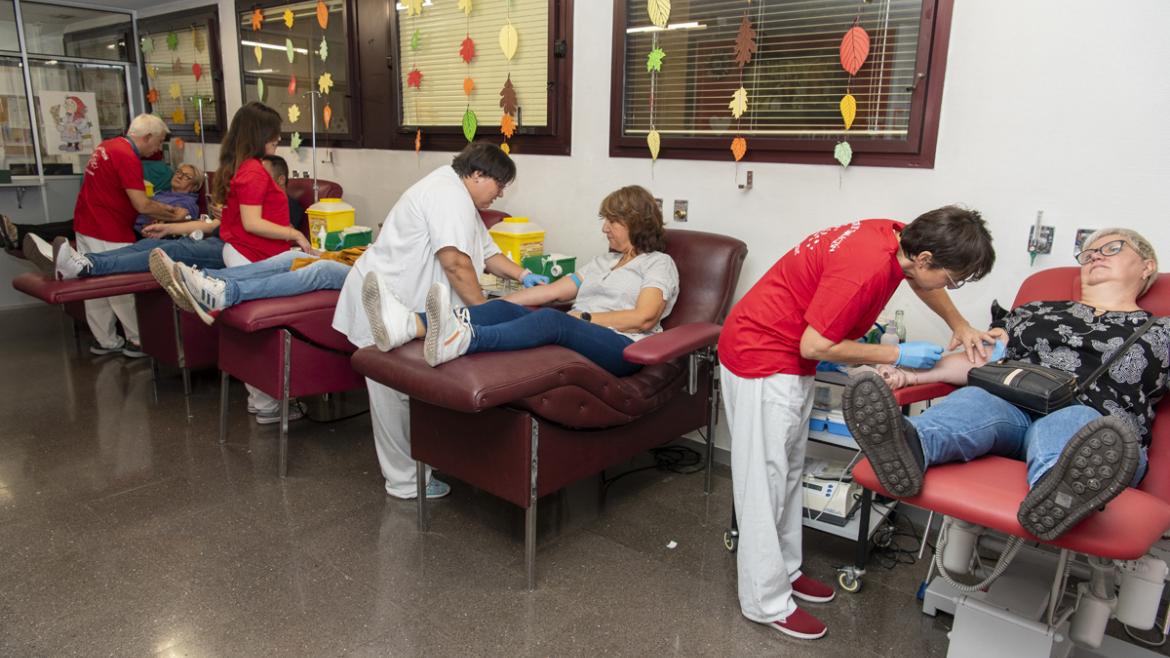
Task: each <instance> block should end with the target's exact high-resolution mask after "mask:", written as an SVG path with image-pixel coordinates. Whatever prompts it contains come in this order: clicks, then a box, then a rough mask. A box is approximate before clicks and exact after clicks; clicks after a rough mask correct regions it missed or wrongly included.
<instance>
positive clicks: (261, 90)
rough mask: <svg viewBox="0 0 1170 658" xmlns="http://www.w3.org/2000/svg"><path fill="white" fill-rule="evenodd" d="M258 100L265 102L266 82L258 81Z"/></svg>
mask: <svg viewBox="0 0 1170 658" xmlns="http://www.w3.org/2000/svg"><path fill="white" fill-rule="evenodd" d="M256 100H258V101H260V102H261V103H263V102H264V81H263V80H256Z"/></svg>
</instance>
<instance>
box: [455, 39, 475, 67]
mask: <svg viewBox="0 0 1170 658" xmlns="http://www.w3.org/2000/svg"><path fill="white" fill-rule="evenodd" d="M459 56H460V57H462V58H463V61H465V62H467V63H468V64H470V63H471V60H472V58H474V57H475V42H474V41H472V40H471V35H470V34H469V35H467V38H466V39H464V40H463V43H462V44H460V46H459Z"/></svg>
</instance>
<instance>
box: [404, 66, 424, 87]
mask: <svg viewBox="0 0 1170 658" xmlns="http://www.w3.org/2000/svg"><path fill="white" fill-rule="evenodd" d="M422 78H423V76H422V71H420V70H418V69H411V70H410V73H407V74H406V86H407V87H414V88H415V89H418V88H419V85H421V84H422Z"/></svg>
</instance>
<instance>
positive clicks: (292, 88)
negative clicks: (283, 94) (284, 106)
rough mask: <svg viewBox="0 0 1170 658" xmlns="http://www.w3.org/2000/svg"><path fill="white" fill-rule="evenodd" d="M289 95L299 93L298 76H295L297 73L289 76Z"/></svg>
mask: <svg viewBox="0 0 1170 658" xmlns="http://www.w3.org/2000/svg"><path fill="white" fill-rule="evenodd" d="M288 95H289V96H296V95H297V76H295V75H294V76H293V77H291V78H289V81H288Z"/></svg>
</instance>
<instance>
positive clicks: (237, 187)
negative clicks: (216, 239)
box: [219, 158, 289, 263]
mask: <svg viewBox="0 0 1170 658" xmlns="http://www.w3.org/2000/svg"><path fill="white" fill-rule="evenodd" d="M240 206H260V216H261V217H263V218H264V219H267V220H268V221H270V222H272V223H273V224H279V225H281V226H289V216H288V197H287V196H286V195H285V193H284V192H281V191H280V187H278V186H277V184H276V181H275V180H273V179H272V176H269V175H268V171H267V170H265V169H264V165H262V164H261V163H260V158H249V159H248V160H245V161H244V164H242V165H240V168H239V169H238V170H236V175H235V176H232V181H231V184H230V185H229V187H228V195H227V203H226V204H224V208H223V216H222V217H221V218H220V225H219V236H220V237H221V238H222V239H223V241H224V242H226V243H228V244H230V245H231V246H233V247H235V249H236V251H238V252H240V255H242V256H243V257H244V258H247V259H248V260H250V261H252V262H253V263H255V262H256V261H258V260H264V259H265V258H268V257H270V256H275V255H276V254H279V253H283V252H286V251H288V249H289V243H288V242H287V241H285V240H273V239H272V238H265V237H261V236H259V235H252V234H251V233H249V232H248V231H247V230H245V229H244V222H243V218H242V217H241V216H240Z"/></svg>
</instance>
